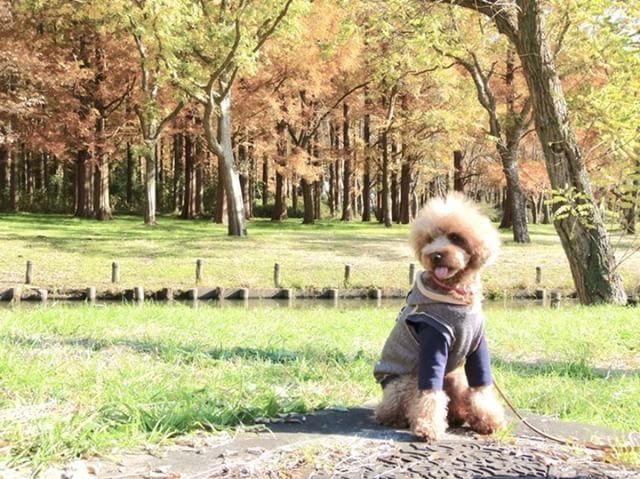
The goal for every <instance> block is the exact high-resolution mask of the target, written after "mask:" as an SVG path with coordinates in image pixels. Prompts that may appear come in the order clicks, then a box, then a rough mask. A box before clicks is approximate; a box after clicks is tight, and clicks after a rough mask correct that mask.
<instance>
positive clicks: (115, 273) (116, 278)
mask: <svg viewBox="0 0 640 479" xmlns="http://www.w3.org/2000/svg"><path fill="white" fill-rule="evenodd" d="M111 282H112V283H114V284H115V283H119V282H120V265H119V264H118V263H117V262H116V261H114V262H113V263H111Z"/></svg>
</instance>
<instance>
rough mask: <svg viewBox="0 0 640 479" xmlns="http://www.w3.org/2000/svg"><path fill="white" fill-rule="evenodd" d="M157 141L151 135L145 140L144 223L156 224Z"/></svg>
mask: <svg viewBox="0 0 640 479" xmlns="http://www.w3.org/2000/svg"><path fill="white" fill-rule="evenodd" d="M156 141H157V138H155V137H151V138H146V139H145V140H144V151H143V157H144V224H145V225H148V226H151V225H155V224H156V210H157V208H156Z"/></svg>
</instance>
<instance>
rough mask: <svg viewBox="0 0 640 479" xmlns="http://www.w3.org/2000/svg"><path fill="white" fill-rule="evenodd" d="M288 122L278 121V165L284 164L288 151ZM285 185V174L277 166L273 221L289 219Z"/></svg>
mask: <svg viewBox="0 0 640 479" xmlns="http://www.w3.org/2000/svg"><path fill="white" fill-rule="evenodd" d="M285 128H286V124H285V123H284V122H280V123H278V126H277V130H278V140H277V145H276V148H277V155H278V156H277V163H278V165H282V164H284V156H285V154H286V153H287V143H286V141H287V140H286V137H285ZM284 187H285V185H284V176H283V175H282V174H281V173H280V170H279V169H278V168H277V167H276V191H275V203H274V206H273V212H272V214H271V220H272V221H282V220H285V219H287V203H286V199H285V193H286V192H285V188H284Z"/></svg>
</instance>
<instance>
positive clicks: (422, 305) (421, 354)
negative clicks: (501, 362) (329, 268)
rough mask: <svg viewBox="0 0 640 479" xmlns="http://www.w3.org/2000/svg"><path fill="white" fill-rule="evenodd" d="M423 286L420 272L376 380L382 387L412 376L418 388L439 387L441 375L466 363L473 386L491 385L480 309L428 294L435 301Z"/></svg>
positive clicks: (377, 370) (378, 363) (441, 384)
mask: <svg viewBox="0 0 640 479" xmlns="http://www.w3.org/2000/svg"><path fill="white" fill-rule="evenodd" d="M425 290H426V287H425V286H424V284H423V283H422V280H421V277H420V275H418V277H417V278H416V283H415V284H414V287H413V288H412V289H411V291H410V292H409V294H408V295H407V299H406V304H405V305H404V306H403V308H402V309H401V310H400V313H399V314H398V317H397V319H396V322H395V325H394V327H393V329H392V331H391V333H390V335H389V337H388V338H387V341H386V342H385V345H384V347H383V349H382V355H381V358H380V360H379V361H378V362H377V363H376V365H375V368H374V376H375V378H376V380H377V381H378V382H379V383H380V384H381V385H382V386H383V387H384V386H385V385H386V384H388V383H389V382H390V381H391V380H392V379H394V378H396V377H398V376H400V375H404V374H416V375H418V386H419V388H420V389H442V386H443V381H444V375H445V374H447V373H449V372H451V371H453V370H454V369H456V368H459V367H461V366H463V365H464V366H465V372H466V375H467V379H468V381H469V384H470V385H471V386H473V387H477V386H482V385H488V384H491V382H492V380H491V373H490V368H489V355H488V349H487V345H486V341H485V340H484V335H483V332H484V328H483V324H484V317H483V315H482V311H481V309H480V307H479V306H472V305H466V304H459V303H455V304H453V303H452V302H451V303H450V302H445V301H447V298H442V299H440V298H438V295H435V296H434V295H433V294H429V296H434V297H435V298H436V299H433V297H429V296H426V295H425V294H424V293H423V292H426V293H429V292H428V291H425Z"/></svg>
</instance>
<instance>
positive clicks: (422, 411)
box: [407, 389, 449, 441]
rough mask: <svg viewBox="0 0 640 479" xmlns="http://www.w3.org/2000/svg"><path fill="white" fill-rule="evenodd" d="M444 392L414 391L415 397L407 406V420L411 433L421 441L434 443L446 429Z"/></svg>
mask: <svg viewBox="0 0 640 479" xmlns="http://www.w3.org/2000/svg"><path fill="white" fill-rule="evenodd" d="M448 401H449V398H448V397H447V395H446V394H445V393H444V391H440V390H434V389H427V390H422V391H421V390H419V389H416V390H415V397H414V398H411V400H410V401H408V404H407V418H408V419H409V426H410V427H411V432H413V434H415V435H416V436H417V437H418V438H420V439H422V440H423V441H435V440H437V439H438V438H440V437H442V435H443V434H444V432H445V431H446V429H447V402H448Z"/></svg>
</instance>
